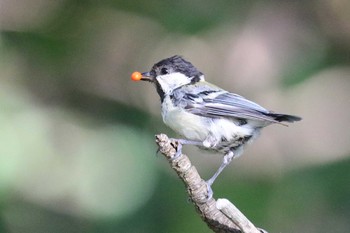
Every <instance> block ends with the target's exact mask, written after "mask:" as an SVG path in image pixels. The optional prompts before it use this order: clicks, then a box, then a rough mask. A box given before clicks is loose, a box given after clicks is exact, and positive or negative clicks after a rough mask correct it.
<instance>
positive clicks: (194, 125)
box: [162, 96, 210, 141]
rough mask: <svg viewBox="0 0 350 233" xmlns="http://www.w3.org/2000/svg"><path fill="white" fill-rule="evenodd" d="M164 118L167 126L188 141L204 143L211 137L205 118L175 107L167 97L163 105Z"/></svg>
mask: <svg viewBox="0 0 350 233" xmlns="http://www.w3.org/2000/svg"><path fill="white" fill-rule="evenodd" d="M162 117H163V121H164V123H165V124H166V125H168V126H169V127H170V128H172V129H173V130H174V131H175V132H177V133H178V134H180V135H182V136H184V137H185V138H186V139H189V140H195V141H204V140H205V139H206V138H207V137H208V135H209V130H210V129H209V127H206V126H207V125H208V124H205V121H206V120H207V119H206V118H204V117H201V116H197V115H194V114H191V113H188V112H186V111H185V110H184V109H182V108H178V107H174V105H173V103H172V101H171V100H170V98H169V97H168V96H167V97H165V99H164V101H163V104H162Z"/></svg>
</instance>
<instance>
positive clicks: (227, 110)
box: [132, 55, 301, 194]
mask: <svg viewBox="0 0 350 233" xmlns="http://www.w3.org/2000/svg"><path fill="white" fill-rule="evenodd" d="M132 79H133V80H135V81H138V80H143V81H149V82H151V83H153V84H154V85H155V87H156V90H157V92H158V95H159V96H160V101H161V106H162V117H163V121H164V123H165V124H166V125H168V126H169V127H170V128H172V129H173V130H174V131H175V132H177V133H178V134H180V135H181V136H182V137H184V138H183V139H177V140H178V142H179V147H178V151H177V153H176V155H175V157H177V156H179V155H181V148H182V145H184V144H191V145H196V146H198V147H200V148H202V149H206V150H211V151H214V152H220V153H222V154H224V157H223V161H222V164H221V166H220V167H219V169H218V170H217V171H216V173H215V174H214V175H213V176H212V177H211V178H210V179H209V180H208V181H207V185H208V190H209V191H210V192H211V194H212V191H211V185H212V184H213V183H214V181H215V179H216V178H217V177H218V175H219V174H220V173H221V172H222V170H223V169H224V168H225V167H226V166H227V165H228V164H229V163H230V162H231V161H232V159H233V158H234V157H238V156H240V155H241V154H242V152H243V147H244V146H245V145H246V144H248V143H250V142H252V141H253V140H254V139H255V138H256V137H257V136H258V135H259V133H260V130H261V129H262V128H263V127H265V126H268V125H270V124H272V123H280V122H294V121H299V120H301V118H300V117H298V116H292V115H286V114H280V113H274V112H271V111H269V110H266V109H265V108H263V107H261V106H260V105H258V104H256V103H254V102H252V101H250V100H247V99H245V98H244V97H242V96H240V95H237V94H234V93H230V92H228V91H226V90H223V89H221V88H219V87H217V86H215V85H213V84H211V83H208V82H206V81H205V80H204V75H203V73H202V72H200V71H199V70H198V69H197V68H196V67H194V66H193V65H192V64H191V63H190V62H188V61H186V60H185V59H183V58H182V57H181V56H177V55H176V56H173V57H170V58H166V59H164V60H161V61H160V62H158V63H156V64H154V65H153V67H152V69H151V71H149V72H144V73H139V72H134V73H133V74H132Z"/></svg>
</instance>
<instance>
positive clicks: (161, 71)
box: [160, 67, 168, 75]
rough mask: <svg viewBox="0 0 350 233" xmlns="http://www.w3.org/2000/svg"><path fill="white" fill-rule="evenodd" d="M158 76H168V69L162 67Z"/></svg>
mask: <svg viewBox="0 0 350 233" xmlns="http://www.w3.org/2000/svg"><path fill="white" fill-rule="evenodd" d="M160 74H162V75H164V74H168V69H167V68H165V67H163V68H162V69H160Z"/></svg>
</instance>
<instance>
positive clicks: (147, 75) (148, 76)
mask: <svg viewBox="0 0 350 233" xmlns="http://www.w3.org/2000/svg"><path fill="white" fill-rule="evenodd" d="M141 80H142V81H148V82H152V83H153V77H152V76H151V74H150V72H143V73H142V78H141Z"/></svg>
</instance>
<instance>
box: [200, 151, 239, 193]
mask: <svg viewBox="0 0 350 233" xmlns="http://www.w3.org/2000/svg"><path fill="white" fill-rule="evenodd" d="M233 158H234V153H233V152H232V151H229V152H228V153H227V154H225V155H224V158H223V159H222V163H221V165H220V167H219V169H218V170H217V171H216V172H215V174H214V175H213V176H212V177H211V178H210V179H209V180H207V187H208V199H210V198H211V197H212V196H213V190H212V188H211V186H212V185H213V183H214V181H215V180H216V178H217V177H218V176H219V175H220V173H221V172H222V171H223V170H224V168H225V167H226V166H227V165H229V164H230V162H231V161H232V159H233Z"/></svg>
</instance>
